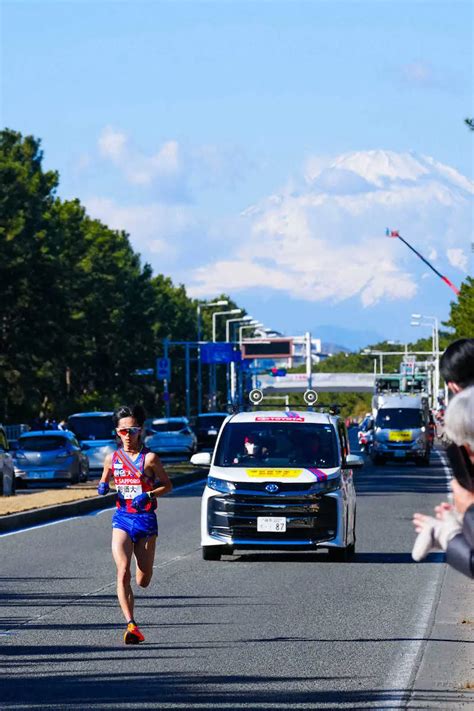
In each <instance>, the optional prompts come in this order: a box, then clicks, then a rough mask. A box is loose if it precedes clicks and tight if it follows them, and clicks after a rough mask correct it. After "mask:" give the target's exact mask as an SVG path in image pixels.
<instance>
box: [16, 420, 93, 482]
mask: <svg viewBox="0 0 474 711" xmlns="http://www.w3.org/2000/svg"><path fill="white" fill-rule="evenodd" d="M13 462H14V465H15V477H16V484H17V487H18V484H20V483H22V484H25V485H26V484H27V483H28V482H30V481H69V482H71V484H77V483H78V482H79V481H87V479H88V478H89V463H88V460H87V457H86V455H85V454H84V452H83V451H82V449H81V446H80V444H79V442H78V441H77V439H76V437H75V436H74V434H73V433H72V432H64V431H62V430H41V431H37V432H25V433H24V434H22V435H21V436H20V437H19V438H18V449H17V450H16V451H15V453H14V458H13Z"/></svg>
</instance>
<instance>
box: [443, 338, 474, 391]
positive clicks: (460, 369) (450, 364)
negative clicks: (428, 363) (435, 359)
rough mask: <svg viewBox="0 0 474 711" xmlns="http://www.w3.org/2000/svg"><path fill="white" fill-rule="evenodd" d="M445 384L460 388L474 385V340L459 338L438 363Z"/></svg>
mask: <svg viewBox="0 0 474 711" xmlns="http://www.w3.org/2000/svg"><path fill="white" fill-rule="evenodd" d="M439 366H440V370H441V375H442V376H443V378H444V380H445V382H446V383H456V384H457V385H459V387H461V388H467V386H468V385H474V338H459V339H458V340H457V341H454V342H453V343H451V344H450V345H449V346H448V347H447V348H446V350H445V352H444V353H443V355H442V356H441V360H440V362H439Z"/></svg>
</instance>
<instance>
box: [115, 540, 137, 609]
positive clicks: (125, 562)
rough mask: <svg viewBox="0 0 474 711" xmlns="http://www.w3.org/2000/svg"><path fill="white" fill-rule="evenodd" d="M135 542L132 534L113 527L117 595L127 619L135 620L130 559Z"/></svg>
mask: <svg viewBox="0 0 474 711" xmlns="http://www.w3.org/2000/svg"><path fill="white" fill-rule="evenodd" d="M132 553H133V543H132V539H131V538H130V536H129V535H128V534H127V533H125V531H122V530H121V529H120V528H114V529H112V555H113V557H114V561H115V565H116V566H117V597H118V601H119V603H120V607H121V608H122V612H123V615H124V617H125V620H126V621H127V622H129V621H130V620H133V606H134V599H133V591H132V586H131V582H130V580H131V573H130V561H131V559H132Z"/></svg>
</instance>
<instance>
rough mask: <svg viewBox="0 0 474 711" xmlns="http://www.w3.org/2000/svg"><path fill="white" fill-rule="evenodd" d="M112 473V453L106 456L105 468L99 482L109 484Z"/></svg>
mask: <svg viewBox="0 0 474 711" xmlns="http://www.w3.org/2000/svg"><path fill="white" fill-rule="evenodd" d="M111 474H112V455H111V454H108V455H107V456H106V458H105V462H104V469H103V470H102V476H101V477H100V482H99V484H102V483H104V484H108V483H109V480H110V476H111Z"/></svg>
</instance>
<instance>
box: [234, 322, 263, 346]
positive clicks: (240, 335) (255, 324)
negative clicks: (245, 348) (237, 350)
mask: <svg viewBox="0 0 474 711" xmlns="http://www.w3.org/2000/svg"><path fill="white" fill-rule="evenodd" d="M258 326H263V323H260V321H249V322H248V323H246V324H244V325H243V326H240V327H239V344H240V346H242V333H243V331H244V328H252V329H254V330H255V328H257V327H258Z"/></svg>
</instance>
